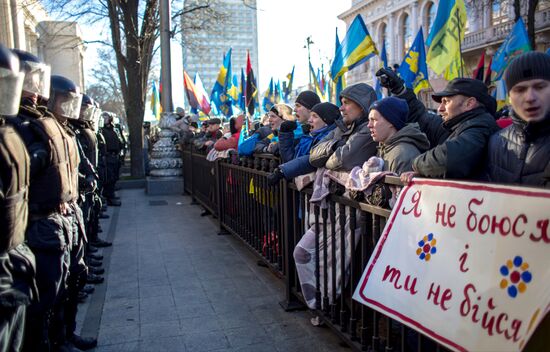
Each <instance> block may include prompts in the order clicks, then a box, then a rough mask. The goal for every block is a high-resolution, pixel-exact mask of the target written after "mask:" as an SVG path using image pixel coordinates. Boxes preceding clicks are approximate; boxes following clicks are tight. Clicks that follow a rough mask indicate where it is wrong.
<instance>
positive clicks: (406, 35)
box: [401, 14, 412, 57]
mask: <svg viewBox="0 0 550 352" xmlns="http://www.w3.org/2000/svg"><path fill="white" fill-rule="evenodd" d="M410 22H411V20H410V16H409V15H408V14H404V15H403V21H402V27H401V33H403V52H402V53H401V55H402V56H403V57H404V56H405V54H406V53H407V50H409V48H410V47H411V43H412V32H411V23H410Z"/></svg>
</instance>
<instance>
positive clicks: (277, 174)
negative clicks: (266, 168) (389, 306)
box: [267, 167, 285, 186]
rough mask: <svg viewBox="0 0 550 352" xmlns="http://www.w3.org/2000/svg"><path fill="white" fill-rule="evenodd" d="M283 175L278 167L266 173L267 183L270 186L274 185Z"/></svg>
mask: <svg viewBox="0 0 550 352" xmlns="http://www.w3.org/2000/svg"><path fill="white" fill-rule="evenodd" d="M284 177H285V176H284V175H283V172H282V171H281V169H279V168H278V167H277V168H275V170H273V172H272V173H270V174H269V175H267V184H268V185H270V186H275V185H276V184H277V183H279V181H281V180H282V179H283V178H284Z"/></svg>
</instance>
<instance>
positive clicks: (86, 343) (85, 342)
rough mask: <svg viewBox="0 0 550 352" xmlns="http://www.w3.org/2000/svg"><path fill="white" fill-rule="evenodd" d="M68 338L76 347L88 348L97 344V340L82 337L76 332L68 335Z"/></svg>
mask: <svg viewBox="0 0 550 352" xmlns="http://www.w3.org/2000/svg"><path fill="white" fill-rule="evenodd" d="M68 340H69V341H70V342H71V343H72V344H73V345H74V346H75V347H76V348H78V349H81V350H89V349H91V348H94V347H95V346H97V340H96V339H94V338H93V337H82V336H78V335H76V334H73V336H70V337H69V338H68Z"/></svg>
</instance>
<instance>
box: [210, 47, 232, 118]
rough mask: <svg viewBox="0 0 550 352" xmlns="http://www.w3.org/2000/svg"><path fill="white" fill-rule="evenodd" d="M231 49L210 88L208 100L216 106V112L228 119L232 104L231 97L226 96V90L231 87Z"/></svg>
mask: <svg viewBox="0 0 550 352" xmlns="http://www.w3.org/2000/svg"><path fill="white" fill-rule="evenodd" d="M231 84H232V83H231V48H230V49H229V51H228V52H227V54H226V55H225V58H224V60H223V65H222V67H221V68H220V72H219V73H218V78H217V79H216V82H215V83H214V87H213V88H212V93H211V94H210V100H211V101H212V102H213V103H214V104H215V105H216V107H217V108H218V111H220V112H221V113H223V114H224V115H225V116H227V117H230V116H231V115H233V107H232V105H233V103H232V101H231V97H230V96H229V95H228V92H227V91H228V89H229V88H230V86H231Z"/></svg>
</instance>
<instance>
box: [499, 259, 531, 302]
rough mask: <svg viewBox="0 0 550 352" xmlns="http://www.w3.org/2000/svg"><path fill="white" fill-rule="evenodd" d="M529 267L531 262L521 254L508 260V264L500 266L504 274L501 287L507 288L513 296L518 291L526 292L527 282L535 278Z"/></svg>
mask: <svg viewBox="0 0 550 352" xmlns="http://www.w3.org/2000/svg"><path fill="white" fill-rule="evenodd" d="M528 269H529V264H528V263H527V262H524V261H523V258H522V257H521V256H519V255H518V256H516V257H514V259H513V260H512V259H509V260H508V261H506V264H505V265H503V266H501V267H500V274H501V275H502V276H504V278H503V279H502V280H501V281H500V288H501V289H503V290H504V289H506V292H508V296H510V297H512V298H516V296H517V295H518V293H523V292H525V290H527V284H528V283H529V282H531V280H532V279H533V275H531V272H530V271H529V270H528Z"/></svg>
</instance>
